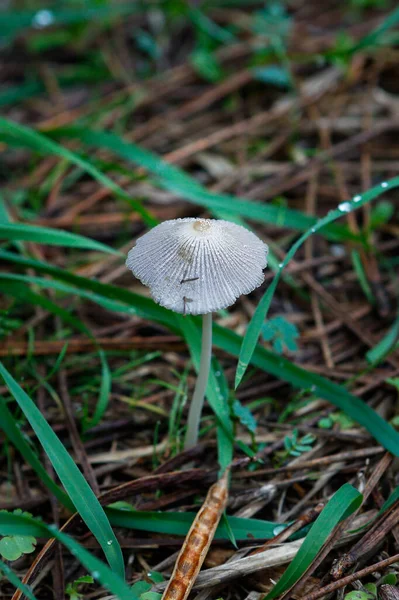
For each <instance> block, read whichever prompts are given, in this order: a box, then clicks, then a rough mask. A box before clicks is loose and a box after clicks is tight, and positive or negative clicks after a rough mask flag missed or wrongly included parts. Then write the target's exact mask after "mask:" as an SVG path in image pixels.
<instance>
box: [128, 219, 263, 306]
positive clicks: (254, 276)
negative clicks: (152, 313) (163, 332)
mask: <svg viewBox="0 0 399 600" xmlns="http://www.w3.org/2000/svg"><path fill="white" fill-rule="evenodd" d="M267 252H268V247H267V245H266V244H264V243H263V242H262V241H261V240H260V239H259V238H258V237H256V235H255V234H253V233H252V232H251V231H248V230H247V229H245V228H244V227H241V226H240V225H236V224H235V223H230V222H229V221H222V220H215V219H191V218H187V219H175V220H173V221H164V222H163V223H161V224H160V225H157V226H156V227H154V228H153V229H151V230H150V231H149V232H148V233H146V234H145V235H143V236H142V237H140V238H139V239H138V240H137V242H136V245H135V246H134V248H132V249H131V250H130V252H129V254H128V257H127V261H126V266H127V267H128V268H129V269H131V270H132V271H133V274H134V275H135V276H136V277H137V278H138V279H140V281H141V282H142V283H144V285H147V286H148V287H149V288H150V290H151V295H152V297H153V298H154V300H155V301H156V302H158V303H159V304H160V305H161V306H165V307H166V308H170V309H171V310H173V311H175V312H178V313H184V314H192V315H201V314H206V313H210V312H213V311H216V310H220V309H221V308H226V307H227V306H230V305H231V304H234V302H235V301H236V299H237V298H238V297H239V296H241V294H249V292H252V290H254V289H255V288H257V287H258V286H260V285H261V284H262V283H263V280H264V274H263V269H264V268H265V267H266V265H267Z"/></svg>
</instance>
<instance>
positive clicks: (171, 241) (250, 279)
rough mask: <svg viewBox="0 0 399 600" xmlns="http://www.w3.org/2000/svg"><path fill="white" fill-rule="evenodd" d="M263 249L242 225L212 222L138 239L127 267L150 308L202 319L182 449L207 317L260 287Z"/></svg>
mask: <svg viewBox="0 0 399 600" xmlns="http://www.w3.org/2000/svg"><path fill="white" fill-rule="evenodd" d="M267 253H268V247H267V245H266V244H265V243H264V242H262V241H261V240H260V239H259V238H258V237H257V236H256V235H255V234H253V233H252V232H251V231H248V230H247V229H245V228H244V227H241V225H236V224H235V223H230V222H229V221H223V220H216V219H194V218H185V219H175V220H171V221H164V222H163V223H161V224H160V225H157V226H156V227H154V228H153V229H151V230H150V231H149V232H148V233H146V234H145V235H143V236H142V237H140V238H138V240H137V242H136V245H135V246H134V247H133V248H132V249H131V250H130V252H129V254H128V257H127V260H126V266H127V267H128V268H129V269H131V270H132V272H133V274H134V275H135V276H136V277H137V278H138V279H139V280H140V281H141V282H142V283H143V284H144V285H146V286H148V287H149V288H150V291H151V295H152V297H153V298H154V300H155V302H158V304H160V305H161V306H164V307H165V308H169V309H170V310H173V311H175V312H177V313H181V314H183V315H188V314H190V315H203V321H202V347H201V359H200V367H199V372H198V378H197V382H196V385H195V390H194V395H193V398H192V401H191V405H190V409H189V414H188V421H187V432H186V437H185V444H184V447H185V448H186V449H187V448H190V447H191V446H194V445H195V444H196V443H197V440H198V430H199V423H200V417H201V412H202V406H203V403H204V397H205V391H206V387H207V384H208V378H209V370H210V363H211V354H212V312H214V311H217V310H220V309H222V308H227V307H228V306H231V305H232V304H234V302H235V301H236V300H237V298H238V297H239V296H241V295H242V294H249V293H250V292H252V291H253V290H254V289H255V288H257V287H258V286H260V285H261V284H262V283H263V281H264V274H263V269H264V268H265V267H266V265H267Z"/></svg>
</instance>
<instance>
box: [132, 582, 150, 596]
mask: <svg viewBox="0 0 399 600" xmlns="http://www.w3.org/2000/svg"><path fill="white" fill-rule="evenodd" d="M151 588H152V585H151V583H148V581H136V583H134V584H133V585H132V591H133V592H134V593H135V594H136V595H137V596H141V594H144V592H148V591H149V590H150V589H151Z"/></svg>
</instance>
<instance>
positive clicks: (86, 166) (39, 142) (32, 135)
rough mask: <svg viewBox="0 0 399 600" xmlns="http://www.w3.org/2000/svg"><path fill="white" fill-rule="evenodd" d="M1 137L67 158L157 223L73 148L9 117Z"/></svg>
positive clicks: (1, 124) (0, 120)
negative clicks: (68, 147) (73, 150)
mask: <svg viewBox="0 0 399 600" xmlns="http://www.w3.org/2000/svg"><path fill="white" fill-rule="evenodd" d="M0 139H3V141H5V142H6V143H7V144H9V145H15V146H23V147H27V148H30V149H31V150H34V151H36V152H40V153H41V154H50V155H53V156H59V157H60V158H63V159H65V160H67V161H68V162H70V163H73V164H74V165H76V166H78V167H80V168H81V169H83V170H84V171H85V172H86V173H89V175H91V176H92V177H93V178H94V179H96V180H97V181H98V182H99V183H101V185H103V186H104V187H107V188H109V189H110V190H111V191H112V192H114V193H115V194H116V195H117V196H119V197H121V198H123V199H124V200H127V201H128V202H129V203H130V205H131V206H132V207H133V208H134V210H135V211H136V212H137V213H138V214H139V215H141V216H142V218H143V221H144V222H145V223H147V225H149V226H151V227H152V226H153V225H156V224H157V220H156V219H154V217H152V216H151V215H150V213H149V212H148V211H147V210H146V209H145V208H144V207H143V206H142V205H141V203H140V202H138V201H137V200H134V199H133V198H131V197H130V196H129V194H127V193H126V192H125V191H124V190H123V189H122V188H121V187H120V186H119V185H118V184H116V183H115V182H114V181H112V179H110V178H109V177H107V176H106V175H104V174H103V173H102V172H101V171H99V170H98V169H97V168H96V167H95V166H94V165H92V164H91V163H90V162H89V161H87V160H85V159H84V158H82V157H81V156H79V155H78V154H75V153H74V152H72V151H71V150H68V149H67V148H64V147H63V146H60V145H59V144H57V143H56V142H53V141H52V140H50V139H49V138H48V137H46V136H45V135H43V134H41V133H37V132H36V131H34V130H33V129H30V128H29V127H25V126H24V125H19V124H18V123H14V122H12V121H8V120H7V119H3V118H2V117H0Z"/></svg>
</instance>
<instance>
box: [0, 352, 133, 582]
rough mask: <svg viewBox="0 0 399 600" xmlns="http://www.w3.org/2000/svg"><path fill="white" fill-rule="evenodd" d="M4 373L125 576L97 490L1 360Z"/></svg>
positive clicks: (111, 561)
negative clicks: (95, 491) (94, 489)
mask: <svg viewBox="0 0 399 600" xmlns="http://www.w3.org/2000/svg"><path fill="white" fill-rule="evenodd" d="M0 375H1V376H2V377H3V379H4V382H5V384H6V385H7V387H8V389H9V390H10V392H11V394H12V395H13V396H14V398H15V400H16V401H17V402H18V404H19V406H20V408H21V410H22V411H23V412H24V414H25V417H26V418H27V419H28V421H29V423H30V425H31V427H32V428H33V430H34V431H35V433H36V435H37V437H38V439H39V441H40V443H41V444H42V446H43V448H44V450H45V452H46V454H47V456H48V457H49V459H50V461H51V463H52V465H53V467H54V469H55V471H56V473H57V475H58V477H59V478H60V480H61V482H62V484H63V486H64V487H65V489H66V491H67V492H68V495H69V497H70V499H71V501H72V502H73V503H74V505H75V507H76V510H77V511H78V512H79V514H80V516H81V517H82V519H83V521H84V522H85V523H86V525H87V527H88V528H89V529H90V531H91V532H92V534H93V535H94V537H95V538H96V539H97V541H98V543H99V544H100V546H101V547H102V549H103V551H104V554H105V555H106V557H107V560H108V562H109V564H110V566H111V567H112V568H113V570H114V571H115V572H116V573H118V574H119V575H120V576H121V577H122V578H123V577H124V564H123V556H122V551H121V548H120V546H119V543H118V540H117V539H116V537H115V534H114V532H113V530H112V528H111V526H110V524H109V521H108V519H107V516H106V514H105V513H104V510H103V508H102V506H101V504H100V503H99V501H98V500H97V498H96V496H95V494H94V492H93V490H92V489H91V487H90V486H89V484H88V483H87V481H86V479H85V478H84V477H83V475H82V473H81V472H80V471H79V469H78V467H77V466H76V464H75V462H74V461H73V459H72V457H71V456H70V454H69V453H68V452H67V450H66V449H65V447H64V446H63V444H62V443H61V442H60V440H59V438H58V437H57V436H56V434H55V433H54V431H53V430H52V428H51V427H50V425H49V424H48V423H47V421H46V419H45V418H44V417H43V415H42V413H41V412H40V410H39V409H38V408H37V407H36V405H35V404H34V403H33V402H32V400H31V399H30V398H29V396H28V395H27V393H26V392H25V391H24V390H23V389H22V388H21V387H20V386H19V385H18V383H17V382H16V381H15V379H14V378H13V377H12V375H11V374H10V373H9V372H8V371H7V369H6V368H5V367H4V365H3V364H2V363H1V362H0ZM0 514H1V513H0Z"/></svg>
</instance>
